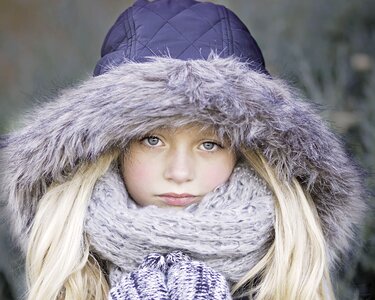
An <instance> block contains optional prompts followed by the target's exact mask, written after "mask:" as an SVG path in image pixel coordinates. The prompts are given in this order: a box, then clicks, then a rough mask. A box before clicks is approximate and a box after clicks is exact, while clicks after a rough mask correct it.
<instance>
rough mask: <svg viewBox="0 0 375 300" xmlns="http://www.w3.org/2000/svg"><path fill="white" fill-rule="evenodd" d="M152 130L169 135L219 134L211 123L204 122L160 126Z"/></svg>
mask: <svg viewBox="0 0 375 300" xmlns="http://www.w3.org/2000/svg"><path fill="white" fill-rule="evenodd" d="M152 132H159V133H163V134H169V135H178V134H191V135H199V136H201V135H202V136H203V135H204V136H207V135H209V136H217V132H216V130H215V128H214V127H213V126H210V125H202V124H188V125H184V126H178V127H171V126H166V127H160V128H157V129H155V130H153V131H152Z"/></svg>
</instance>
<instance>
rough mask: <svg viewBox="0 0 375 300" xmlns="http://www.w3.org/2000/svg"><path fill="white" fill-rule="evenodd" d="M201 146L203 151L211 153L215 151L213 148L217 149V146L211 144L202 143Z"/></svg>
mask: <svg viewBox="0 0 375 300" xmlns="http://www.w3.org/2000/svg"><path fill="white" fill-rule="evenodd" d="M202 146H203V148H204V150H207V151H212V150H213V149H216V148H215V147H217V146H218V145H217V144H215V143H213V142H204V143H203V144H202Z"/></svg>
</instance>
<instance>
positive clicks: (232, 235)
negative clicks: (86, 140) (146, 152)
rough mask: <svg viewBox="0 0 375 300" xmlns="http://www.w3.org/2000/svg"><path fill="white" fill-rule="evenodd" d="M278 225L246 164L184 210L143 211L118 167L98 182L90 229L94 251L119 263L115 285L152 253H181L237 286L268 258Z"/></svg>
mask: <svg viewBox="0 0 375 300" xmlns="http://www.w3.org/2000/svg"><path fill="white" fill-rule="evenodd" d="M109 220H110V221H109ZM273 223H274V207H273V199H272V194H271V192H270V191H269V190H268V188H267V186H266V183H265V182H264V181H263V180H261V179H260V178H259V177H258V176H257V175H256V174H255V172H254V170H252V169H251V168H250V167H248V166H247V165H245V164H239V165H238V166H236V168H235V169H234V171H233V173H232V175H231V177H230V178H229V180H228V182H227V183H225V184H223V185H222V186H220V187H218V188H217V189H216V190H214V191H213V192H211V193H208V194H207V195H205V197H204V198H203V199H202V201H201V202H200V203H196V204H193V205H191V206H188V207H187V208H185V209H184V210H176V209H173V208H159V207H156V206H147V207H138V206H137V205H136V204H135V202H134V201H133V200H132V199H131V198H130V197H129V195H128V193H127V192H126V189H125V186H124V183H123V180H122V178H121V176H120V174H119V170H118V168H117V166H116V165H115V166H113V168H111V169H110V170H109V171H108V172H107V174H105V175H104V176H103V177H102V178H101V179H100V180H99V181H98V182H97V184H96V187H95V189H94V192H93V194H92V198H91V200H90V203H89V207H88V212H87V215H86V222H85V231H86V232H87V235H88V238H89V240H90V244H91V245H92V247H93V251H95V252H97V253H98V254H99V256H100V257H101V258H103V259H105V260H107V261H109V262H111V263H112V264H114V265H115V266H114V268H113V270H112V272H111V282H112V284H116V283H117V282H118V280H119V278H118V276H119V274H120V275H121V276H122V274H123V273H130V272H132V271H134V270H135V269H136V268H137V267H138V266H139V264H141V263H142V261H143V259H144V258H145V257H146V256H147V255H148V254H149V253H150V252H156V253H161V254H168V253H170V252H172V251H173V250H175V249H178V250H181V251H183V252H185V253H186V254H188V255H189V256H191V257H192V258H193V259H194V260H198V261H202V262H204V263H206V264H207V265H208V266H210V267H212V268H213V269H215V270H216V271H218V272H220V273H221V274H223V275H224V276H225V278H227V279H228V280H230V281H232V282H237V281H238V280H239V279H241V278H242V277H243V276H244V275H245V274H246V273H247V272H248V271H249V270H250V269H251V267H253V266H254V265H255V264H256V263H257V261H258V260H259V259H260V258H261V257H262V256H263V255H264V254H265V251H266V249H267V242H268V241H270V240H271V239H272V236H273V235H272V228H273ZM116 267H119V271H118V270H117V269H116Z"/></svg>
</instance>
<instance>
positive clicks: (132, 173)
mask: <svg viewBox="0 0 375 300" xmlns="http://www.w3.org/2000/svg"><path fill="white" fill-rule="evenodd" d="M235 163H236V156H235V153H234V151H233V149H231V148H229V145H228V144H226V143H224V144H223V143H222V142H221V141H220V140H219V138H218V137H217V135H216V134H215V133H214V131H213V130H202V129H201V127H199V126H197V125H190V126H185V127H181V128H178V129H157V130H155V131H152V132H150V134H148V135H147V136H145V137H144V138H142V139H141V140H135V141H133V142H132V143H131V144H130V145H129V149H128V151H127V152H126V154H125V155H124V158H123V162H122V174H123V178H124V182H125V186H126V188H127V191H128V192H129V194H130V196H131V197H132V198H133V200H134V201H136V202H137V203H138V204H139V205H141V206H146V205H156V206H159V207H167V206H174V207H185V206H188V205H190V204H192V203H195V202H199V201H200V200H201V199H202V198H203V197H204V196H205V195H206V194H207V193H208V192H210V191H212V190H214V189H215V188H216V187H217V186H219V185H221V184H223V183H224V182H226V181H227V180H228V178H229V176H230V175H231V173H232V171H233V168H234V165H235Z"/></svg>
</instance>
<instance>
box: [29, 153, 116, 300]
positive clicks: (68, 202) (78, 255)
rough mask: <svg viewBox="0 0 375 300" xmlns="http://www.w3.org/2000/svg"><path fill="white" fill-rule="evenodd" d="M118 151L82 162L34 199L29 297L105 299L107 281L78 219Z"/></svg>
mask: <svg viewBox="0 0 375 300" xmlns="http://www.w3.org/2000/svg"><path fill="white" fill-rule="evenodd" d="M116 157H117V154H116V153H112V154H107V155H104V156H102V157H101V158H99V159H98V161H96V162H95V163H92V164H84V165H82V166H81V167H80V168H79V170H78V171H77V173H76V174H75V175H74V176H73V178H72V179H71V180H69V181H67V182H65V183H63V184H59V185H54V186H52V187H51V188H49V190H48V191H47V193H46V194H45V195H44V196H43V197H42V198H41V200H40V202H39V203H38V209H37V213H36V215H35V218H34V221H33V225H32V230H31V233H30V239H29V241H30V242H29V245H28V250H27V255H26V277H27V283H28V286H29V295H28V299H29V300H39V299H43V300H55V299H67V300H68V299H69V300H70V299H72V300H73V299H106V297H107V293H108V284H107V281H106V279H105V277H104V275H103V272H102V271H101V269H100V266H99V264H98V262H97V261H96V260H95V258H94V257H92V256H91V254H90V252H89V243H88V242H87V240H86V238H85V235H84V232H83V222H84V218H85V213H86V209H87V204H88V200H89V199H90V196H91V193H92V190H93V188H94V185H95V183H96V181H97V179H98V178H99V177H101V176H102V175H103V174H104V173H105V172H106V171H107V169H108V168H109V166H110V164H111V162H112V161H113V160H114V159H116Z"/></svg>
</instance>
